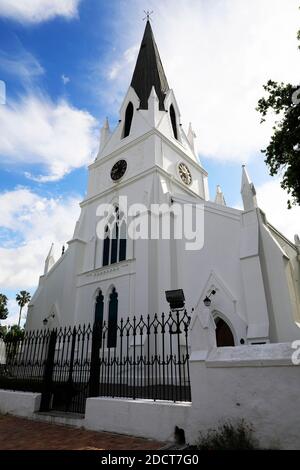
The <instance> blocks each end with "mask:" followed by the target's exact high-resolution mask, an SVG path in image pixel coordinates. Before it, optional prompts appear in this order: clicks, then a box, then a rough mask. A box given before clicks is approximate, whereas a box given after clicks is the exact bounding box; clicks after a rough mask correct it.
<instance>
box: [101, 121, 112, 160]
mask: <svg viewBox="0 0 300 470" xmlns="http://www.w3.org/2000/svg"><path fill="white" fill-rule="evenodd" d="M109 137H110V128H109V122H108V118H105V121H104V124H103V126H102V128H101V131H100V148H99V153H101V151H102V150H103V148H104V147H105V144H106V142H107V141H108V139H109Z"/></svg>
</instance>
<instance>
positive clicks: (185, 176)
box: [178, 162, 192, 185]
mask: <svg viewBox="0 0 300 470" xmlns="http://www.w3.org/2000/svg"><path fill="white" fill-rule="evenodd" d="M178 173H179V176H180V178H181V179H182V181H183V182H184V183H185V184H188V185H189V184H191V183H192V175H191V172H190V170H189V168H188V166H187V165H186V164H185V163H183V162H181V163H179V165H178Z"/></svg>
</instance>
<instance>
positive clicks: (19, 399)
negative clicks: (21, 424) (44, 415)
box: [0, 390, 41, 418]
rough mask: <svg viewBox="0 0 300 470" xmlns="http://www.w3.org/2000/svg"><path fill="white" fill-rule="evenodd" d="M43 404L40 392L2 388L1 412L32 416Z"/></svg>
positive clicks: (0, 398)
mask: <svg viewBox="0 0 300 470" xmlns="http://www.w3.org/2000/svg"><path fill="white" fill-rule="evenodd" d="M40 404H41V394H40V393H30V392H15V391H12V390H0V413H1V414H7V413H9V414H12V415H15V416H24V417H26V418H32V417H33V415H34V413H35V412H37V411H39V409H40Z"/></svg>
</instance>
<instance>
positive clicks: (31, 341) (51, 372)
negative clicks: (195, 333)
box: [0, 311, 191, 413]
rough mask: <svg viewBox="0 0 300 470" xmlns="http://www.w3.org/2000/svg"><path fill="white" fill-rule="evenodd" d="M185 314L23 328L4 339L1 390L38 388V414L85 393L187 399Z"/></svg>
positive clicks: (79, 403)
mask: <svg viewBox="0 0 300 470" xmlns="http://www.w3.org/2000/svg"><path fill="white" fill-rule="evenodd" d="M189 324H190V317H189V315H188V314H187V312H186V311H176V312H172V313H170V314H168V315H164V314H162V315H160V316H158V315H154V316H152V317H150V316H149V315H148V316H147V317H142V316H141V317H140V318H136V317H133V318H132V319H129V318H128V319H125V320H124V319H121V320H120V321H119V322H117V321H115V322H108V323H106V322H99V321H96V322H95V323H94V325H92V326H91V325H87V326H86V325H83V326H81V325H79V326H74V327H73V328H72V327H69V328H66V327H65V328H60V329H54V330H51V331H49V330H42V331H32V332H26V333H25V335H24V336H23V337H21V338H20V337H18V338H15V339H14V338H10V339H9V340H7V341H6V343H5V350H6V364H5V367H4V368H3V369H2V371H1V373H0V388H3V389H10V390H24V391H35V392H41V393H42V399H41V408H40V410H41V411H49V410H56V411H60V412H69V413H84V412H85V405H86V399H87V398H88V397H112V398H131V399H133V400H135V399H136V398H143V399H150V400H167V401H173V402H175V401H191V391H190V374H189V344H188V330H189Z"/></svg>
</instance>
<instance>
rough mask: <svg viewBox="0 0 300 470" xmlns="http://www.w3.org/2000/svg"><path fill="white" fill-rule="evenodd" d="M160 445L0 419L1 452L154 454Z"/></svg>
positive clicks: (5, 418)
mask: <svg viewBox="0 0 300 470" xmlns="http://www.w3.org/2000/svg"><path fill="white" fill-rule="evenodd" d="M163 445H164V444H163V443H162V442H156V441H150V440H148V439H141V438H137V437H130V436H122V435H120V434H111V433H106V432H94V431H86V430H84V429H79V428H71V427H68V426H60V425H57V424H48V423H42V422H37V421H30V420H28V419H24V418H17V417H15V416H10V415H0V449H1V450H38V449H39V450H41V449H43V450H52V449H54V450H56V449H57V450H62V449H65V450H152V449H153V450H155V449H159V448H161V447H163Z"/></svg>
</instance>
